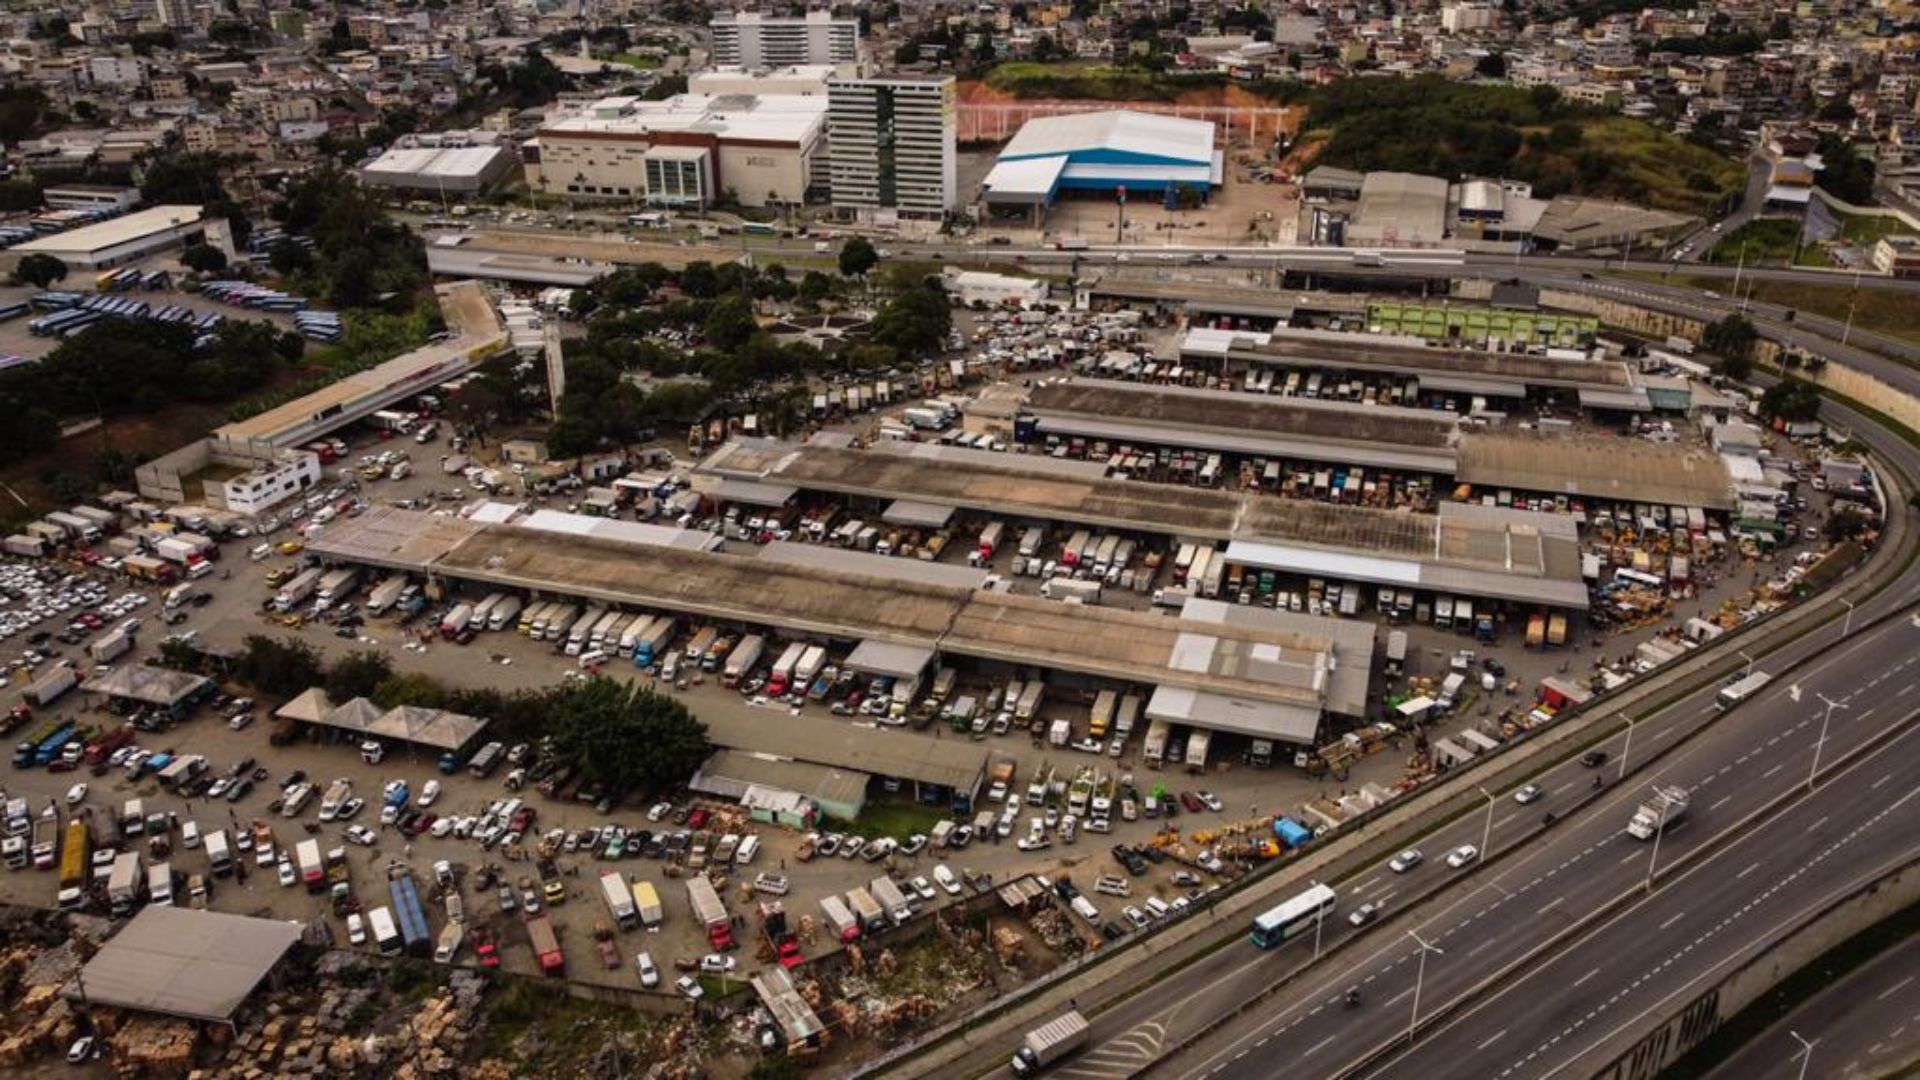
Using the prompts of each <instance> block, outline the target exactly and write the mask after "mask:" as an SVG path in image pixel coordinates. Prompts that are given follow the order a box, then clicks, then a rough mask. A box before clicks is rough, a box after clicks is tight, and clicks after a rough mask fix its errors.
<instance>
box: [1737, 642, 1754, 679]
mask: <svg viewBox="0 0 1920 1080" xmlns="http://www.w3.org/2000/svg"><path fill="white" fill-rule="evenodd" d="M1739 652H1740V659H1742V660H1745V661H1746V662H1747V666H1746V669H1745V670H1743V671H1741V672H1740V677H1741V678H1743V679H1744V678H1746V677H1747V676H1749V675H1751V674H1753V657H1751V656H1748V655H1747V650H1745V649H1741V650H1739Z"/></svg>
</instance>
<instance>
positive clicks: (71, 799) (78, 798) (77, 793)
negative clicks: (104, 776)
mask: <svg viewBox="0 0 1920 1080" xmlns="http://www.w3.org/2000/svg"><path fill="white" fill-rule="evenodd" d="M86 801H87V785H85V784H75V785H73V786H72V787H70V788H68V789H67V805H68V806H78V805H80V804H81V803H83V802H86Z"/></svg>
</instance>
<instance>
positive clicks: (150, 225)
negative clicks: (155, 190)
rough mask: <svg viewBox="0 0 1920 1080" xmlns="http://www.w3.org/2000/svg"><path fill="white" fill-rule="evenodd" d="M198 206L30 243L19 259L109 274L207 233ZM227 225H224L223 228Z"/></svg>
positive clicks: (149, 212) (155, 210)
mask: <svg viewBox="0 0 1920 1080" xmlns="http://www.w3.org/2000/svg"><path fill="white" fill-rule="evenodd" d="M204 215H205V211H204V210H203V209H202V208H200V207H198V206H154V207H149V208H147V209H145V210H139V211H135V212H134V213H131V214H126V215H123V216H121V217H117V218H111V219H109V220H107V221H102V222H100V223H99V224H98V225H87V226H83V227H81V228H78V229H71V230H68V231H67V232H63V233H54V234H53V235H51V236H43V237H41V238H40V239H38V240H29V241H27V242H26V243H24V244H21V245H19V246H17V247H15V248H14V249H13V252H14V253H15V254H16V255H21V256H25V255H33V254H41V255H51V256H53V257H54V258H56V259H59V260H60V261H61V262H64V263H66V264H67V265H68V266H71V267H75V268H78V269H87V270H110V269H112V268H113V267H116V266H124V265H126V264H127V263H130V262H133V261H135V260H137V259H144V258H146V257H147V256H149V255H153V254H156V253H158V252H162V251H168V250H171V249H173V248H177V247H181V246H183V245H185V243H186V242H187V240H188V239H189V238H191V237H194V236H198V235H200V234H201V233H203V232H205V231H206V229H207V225H206V223H205V222H204V221H203V220H202V218H203V217H204ZM224 224H225V223H224V222H222V225H224Z"/></svg>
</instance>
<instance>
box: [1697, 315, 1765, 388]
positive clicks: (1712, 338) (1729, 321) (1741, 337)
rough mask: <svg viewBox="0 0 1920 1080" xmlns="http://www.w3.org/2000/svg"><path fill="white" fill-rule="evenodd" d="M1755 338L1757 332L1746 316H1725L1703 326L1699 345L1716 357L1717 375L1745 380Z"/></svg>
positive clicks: (1751, 366)
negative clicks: (1717, 362) (1703, 330)
mask: <svg viewBox="0 0 1920 1080" xmlns="http://www.w3.org/2000/svg"><path fill="white" fill-rule="evenodd" d="M1759 339H1760V334H1759V332H1758V331H1756V330H1754V328H1753V323H1752V322H1751V321H1750V320H1748V319H1747V317H1746V316H1744V315H1728V316H1726V317H1725V318H1723V319H1721V320H1719V321H1718V322H1715V323H1713V324H1712V325H1710V326H1708V327H1707V329H1706V333H1704V334H1702V335H1701V338H1700V344H1702V345H1704V346H1706V349H1707V351H1708V352H1710V353H1713V354H1714V355H1715V356H1718V357H1720V361H1721V362H1720V364H1719V365H1718V370H1719V372H1720V374H1722V375H1725V376H1726V377H1727V378H1729V379H1740V380H1745V379H1746V378H1747V376H1748V375H1750V374H1751V373H1752V372H1753V345H1754V342H1756V341H1758V340H1759Z"/></svg>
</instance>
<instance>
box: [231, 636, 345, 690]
mask: <svg viewBox="0 0 1920 1080" xmlns="http://www.w3.org/2000/svg"><path fill="white" fill-rule="evenodd" d="M243 645H244V649H245V651H244V652H242V653H241V656H240V662H239V664H238V666H237V667H236V668H235V670H234V674H235V675H237V676H238V677H239V678H240V681H242V682H244V683H246V684H248V685H249V686H252V687H253V688H254V689H256V690H258V691H260V692H261V693H263V694H267V695H270V696H273V697H283V698H290V697H293V696H294V695H296V694H301V693H305V692H306V691H307V690H308V689H310V688H312V687H314V686H318V685H320V681H321V679H322V677H323V674H324V673H323V671H322V669H321V665H320V654H319V653H318V652H316V651H314V648H313V646H311V645H309V644H307V643H306V642H304V641H300V640H298V639H295V638H287V639H285V640H284V641H275V640H274V639H272V638H270V637H267V636H265V635H262V634H250V635H248V637H247V639H246V641H245V642H244V643H243Z"/></svg>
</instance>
